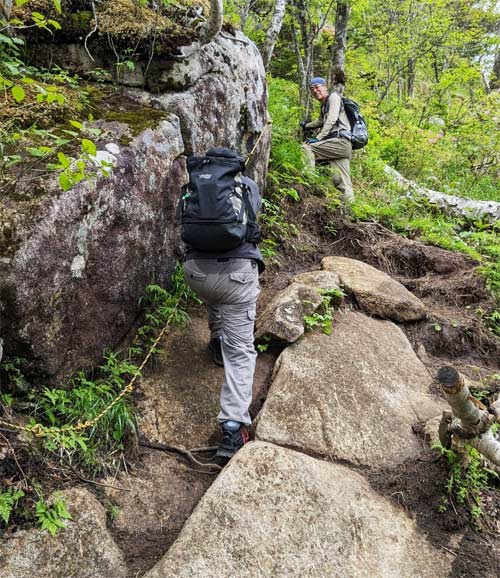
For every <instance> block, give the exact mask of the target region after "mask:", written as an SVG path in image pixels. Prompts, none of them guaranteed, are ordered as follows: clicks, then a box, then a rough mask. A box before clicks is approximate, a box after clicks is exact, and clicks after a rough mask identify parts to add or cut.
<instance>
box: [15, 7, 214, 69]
mask: <svg viewBox="0 0 500 578" xmlns="http://www.w3.org/2000/svg"><path fill="white" fill-rule="evenodd" d="M61 7H62V14H59V13H58V12H57V10H56V8H55V6H54V3H53V0H30V2H29V3H27V4H24V5H23V6H16V7H14V8H13V11H12V17H15V18H18V19H20V20H21V21H23V22H25V23H26V24H32V20H31V14H32V13H33V12H39V13H41V14H43V15H44V16H46V17H47V18H51V19H53V20H57V21H58V22H59V23H60V25H61V30H58V31H55V32H54V33H53V34H50V33H49V32H47V31H46V30H43V29H38V28H30V29H29V30H27V31H25V35H26V37H27V38H29V39H30V41H32V42H38V43H41V42H43V43H48V44H50V43H61V42H64V43H68V42H80V43H81V42H82V40H83V38H86V37H87V36H88V35H89V33H90V32H91V31H92V30H93V29H94V15H93V10H92V2H90V0H62V2H61ZM200 8H201V9H202V13H203V14H204V15H205V18H206V15H208V13H209V0H181V1H179V2H175V3H168V4H167V5H165V4H164V3H163V2H161V1H160V2H159V3H158V8H156V9H155V8H154V6H153V3H152V2H151V1H150V0H103V1H102V2H100V3H98V4H95V9H96V15H97V29H96V31H95V33H94V34H92V35H91V36H89V37H88V38H87V44H88V45H89V46H90V47H92V50H99V49H100V51H108V52H114V51H117V52H118V55H115V56H116V58H117V59H118V58H122V57H125V56H127V55H126V54H125V51H126V50H127V49H130V52H129V54H128V56H129V57H130V54H132V53H133V55H138V56H141V53H142V54H149V52H150V50H151V47H152V46H154V52H155V54H168V53H171V52H172V51H175V49H176V48H177V47H179V46H184V45H187V44H189V43H191V42H192V41H193V40H195V39H196V38H197V36H198V31H197V30H198V25H199V23H200V22H201V21H203V18H202V17H200V16H199V9H200ZM110 40H111V42H112V46H110V45H109V41H110Z"/></svg>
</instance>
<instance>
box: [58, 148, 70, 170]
mask: <svg viewBox="0 0 500 578" xmlns="http://www.w3.org/2000/svg"><path fill="white" fill-rule="evenodd" d="M57 158H58V159H59V162H60V163H61V165H62V166H63V167H64V168H65V169H66V168H68V167H69V165H70V164H71V160H70V159H68V157H67V156H66V155H65V154H64V153H62V152H59V153H57Z"/></svg>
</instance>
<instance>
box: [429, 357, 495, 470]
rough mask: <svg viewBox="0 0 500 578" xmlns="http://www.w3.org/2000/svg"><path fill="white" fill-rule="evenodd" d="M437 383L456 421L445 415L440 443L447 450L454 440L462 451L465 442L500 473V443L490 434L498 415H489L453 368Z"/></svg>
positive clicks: (443, 372) (443, 370)
mask: <svg viewBox="0 0 500 578" xmlns="http://www.w3.org/2000/svg"><path fill="white" fill-rule="evenodd" d="M437 380H438V382H439V384H440V385H441V389H442V391H443V393H444V396H445V398H446V401H447V402H448V403H449V404H450V406H451V409H452V412H453V419H450V415H449V412H444V413H443V418H442V420H441V427H440V428H439V434H440V439H441V443H442V444H443V445H444V446H448V445H449V443H450V440H451V443H453V442H458V443H457V445H458V447H460V446H463V444H464V443H465V442H466V443H468V444H469V445H471V446H472V447H474V448H475V449H476V450H477V451H478V452H479V453H480V454H482V455H483V456H484V457H485V458H486V459H487V460H488V461H489V462H490V464H491V469H494V470H496V471H500V441H499V440H498V439H497V438H496V437H495V435H494V434H493V432H492V431H491V426H492V425H493V423H494V422H496V421H498V418H497V417H496V412H495V413H490V412H489V411H488V409H487V408H486V407H485V406H484V405H483V404H482V403H481V402H480V401H478V400H477V399H475V398H474V397H473V396H472V395H471V393H470V391H469V388H468V387H467V385H466V384H465V382H464V379H463V377H462V376H461V375H460V374H459V373H458V371H457V370H456V369H454V368H453V367H448V366H445V367H441V368H440V369H439V371H438V374H437ZM497 403H498V402H495V404H493V406H494V407H495V406H496V404H497Z"/></svg>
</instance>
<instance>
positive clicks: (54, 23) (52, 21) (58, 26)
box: [48, 20, 61, 30]
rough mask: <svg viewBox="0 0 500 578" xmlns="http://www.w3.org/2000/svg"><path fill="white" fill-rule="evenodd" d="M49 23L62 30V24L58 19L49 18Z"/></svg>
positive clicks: (55, 28)
mask: <svg viewBox="0 0 500 578" xmlns="http://www.w3.org/2000/svg"><path fill="white" fill-rule="evenodd" d="M48 23H49V24H50V25H51V26H52V27H53V28H54V30H61V25H60V24H59V22H58V21H57V20H48Z"/></svg>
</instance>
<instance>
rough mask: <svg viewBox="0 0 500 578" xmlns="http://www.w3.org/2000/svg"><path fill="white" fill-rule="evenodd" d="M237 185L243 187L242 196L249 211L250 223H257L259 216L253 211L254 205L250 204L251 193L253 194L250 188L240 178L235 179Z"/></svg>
mask: <svg viewBox="0 0 500 578" xmlns="http://www.w3.org/2000/svg"><path fill="white" fill-rule="evenodd" d="M234 180H235V181H236V183H237V184H238V185H239V186H240V187H241V196H242V197H243V202H244V203H245V207H246V209H247V215H248V219H249V222H250V223H255V222H256V221H257V216H256V215H255V211H254V210H253V207H252V203H251V202H250V197H249V193H250V192H251V189H250V186H249V185H247V184H246V183H244V182H243V181H242V180H241V178H240V177H235V179H234Z"/></svg>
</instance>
